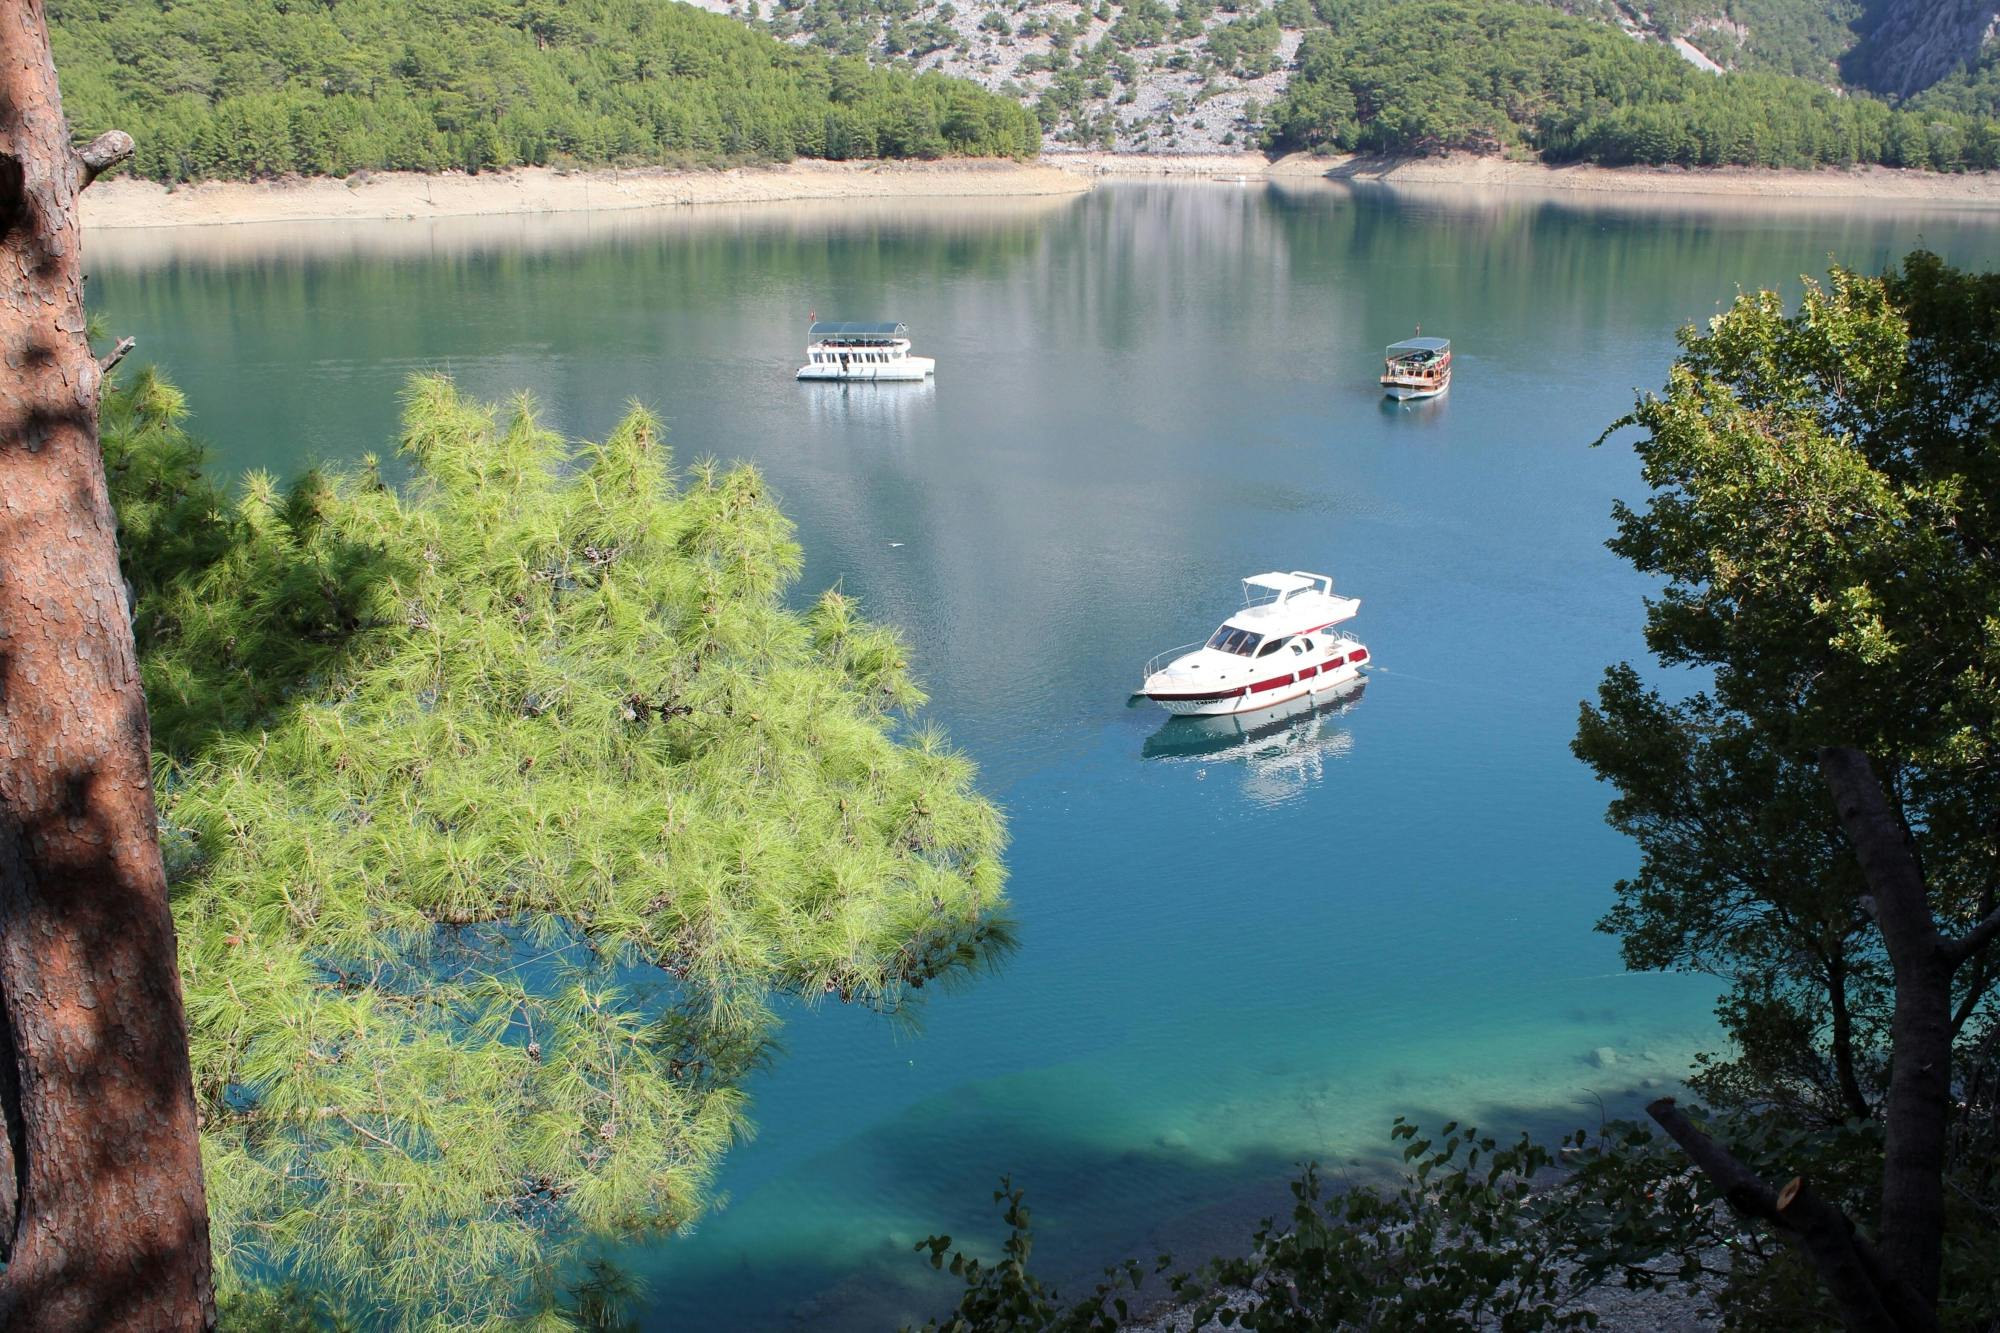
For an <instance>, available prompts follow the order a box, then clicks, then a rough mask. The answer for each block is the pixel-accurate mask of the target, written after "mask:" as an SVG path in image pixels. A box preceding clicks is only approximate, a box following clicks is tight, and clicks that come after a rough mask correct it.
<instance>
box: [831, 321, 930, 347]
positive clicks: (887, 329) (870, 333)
mask: <svg viewBox="0 0 2000 1333" xmlns="http://www.w3.org/2000/svg"><path fill="white" fill-rule="evenodd" d="M909 333H910V327H909V325H907V324H904V323H902V322H901V321H900V320H891V321H890V322H888V323H886V324H865V323H857V322H855V321H853V320H815V321H814V322H813V326H812V327H811V328H809V329H807V330H806V338H807V340H808V341H810V342H823V341H825V340H827V339H829V338H831V339H837V340H839V341H841V342H877V341H879V342H888V341H889V340H890V339H892V338H906V337H908V336H909Z"/></svg>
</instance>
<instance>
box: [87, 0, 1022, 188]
mask: <svg viewBox="0 0 2000 1333" xmlns="http://www.w3.org/2000/svg"><path fill="white" fill-rule="evenodd" d="M49 17H50V20H51V24H52V27H53V33H52V36H53V41H54V44H55V53H56V63H57V68H58V69H59V70H60V71H61V74H62V87H63V100H64V104H65V107H66V109H67V110H68V113H69V117H70V121H71V124H72V125H73V126H74V127H75V128H76V129H77V130H78V131H79V132H83V133H86V134H90V133H96V132H97V131H99V130H102V129H106V128H110V127H113V126H116V127H118V128H121V129H126V130H129V131H131V133H132V136H133V137H134V138H135V139H136V140H137V141H138V145H139V149H138V156H137V158H136V159H135V163H134V170H135V171H137V173H138V174H140V175H142V176H147V177H151V178H153V179H155V180H163V181H181V180H193V179H200V178H213V177H222V178H255V177H263V176H274V175H280V174H283V173H287V172H300V173H305V174H330V175H344V174H347V173H349V172H352V171H355V170H359V169H363V168H377V169H398V170H413V171H438V170H444V169H448V168H462V169H465V170H470V171H480V170H484V169H487V168H494V167H508V166H514V165H518V164H523V163H532V164H549V163H562V162H564V161H575V162H579V163H593V164H595V163H683V164H689V165H717V164H726V163H733V162H745V161H760V160H761V161H785V160H789V159H790V158H793V157H795V156H806V157H829V158H850V157H878V156H879V157H942V156H947V155H955V154H981V155H1010V156H1023V155H1027V154H1030V153H1033V152H1034V151H1035V149H1036V147H1037V146H1038V143H1039V137H1038V133H1037V130H1036V127H1035V122H1034V119H1033V117H1032V116H1031V115H1029V114H1028V113H1027V112H1026V111H1025V110H1024V109H1023V108H1022V107H1021V106H1020V105H1019V103H1018V102H1016V101H1014V100H1012V99H1010V98H1004V97H999V96H995V95H993V94H992V93H989V92H986V91H984V90H982V89H980V88H977V87H975V86H973V85H971V84H968V83H963V82H959V81H956V80H952V79H947V78H943V77H940V76H938V75H927V76H915V75H912V74H909V73H907V72H900V71H892V70H883V69H873V68H870V66H869V65H868V64H867V62H865V61H862V60H852V59H847V60H843V59H832V58H829V57H828V56H826V55H824V54H821V53H818V52H812V51H802V50H799V49H796V48H794V47H790V46H787V45H785V44H783V43H780V42H776V41H773V40H771V38H769V37H768V36H766V35H764V34H762V33H757V32H753V31H751V30H749V29H747V28H745V27H744V26H743V25H742V24H740V23H733V22H730V21H728V20H726V19H722V18H718V17H715V16H713V15H710V14H705V13H702V12H700V11H698V10H695V9H692V8H690V7H688V6H685V5H680V4H672V3H664V2H663V0H570V2H569V3H556V2H555V0H417V2H416V3H398V2H397V0H326V3H322V4H314V5H297V6H288V5H284V4H272V3H269V2H268V0H202V3H199V4H194V3H186V4H183V3H173V0H166V2H165V3H160V4H134V3H128V2H127V0H52V3H50V5H49Z"/></svg>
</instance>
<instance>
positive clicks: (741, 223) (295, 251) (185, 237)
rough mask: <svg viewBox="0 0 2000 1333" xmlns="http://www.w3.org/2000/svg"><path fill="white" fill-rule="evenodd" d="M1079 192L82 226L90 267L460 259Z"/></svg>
mask: <svg viewBox="0 0 2000 1333" xmlns="http://www.w3.org/2000/svg"><path fill="white" fill-rule="evenodd" d="M1076 198H1077V196H1075V195H1026V196H997V197H979V198H964V199H958V198H925V199H798V200H776V201H769V202H762V203H754V204H701V205H696V206H692V207H680V208H621V209H607V210H605V211H603V212H595V213H592V212H568V213H510V214H489V215H485V216H470V217H447V218H436V219H427V220H424V221H415V220H410V221H401V222H396V221H339V222H336V221H328V222H285V223H274V222H264V223H257V222H251V223H233V224H224V225H219V226H207V227H138V228H110V229H106V230H99V231H92V232H90V233H89V245H90V260H91V266H92V268H93V269H98V268H104V269H153V268H159V267H161V266H162V265H165V264H168V263H175V264H186V265H193V266H200V267H207V268H221V267H229V266H234V265H240V264H244V263H249V262H267V261H271V260H291V261H304V260H313V261H326V260H338V259H402V258H417V259H423V260H427V261H439V260H444V261H450V260H457V259H466V258H471V257H474V256H478V255H485V254H491V253H495V252H503V251H504V252H506V253H508V254H510V255H540V254H552V253H559V252H565V251H577V250H586V249H590V248H592V247H597V246H606V245H611V246H617V245H630V244H643V243H647V242H655V241H664V242H680V241H684V240H689V239H695V238H701V237H711V238H724V239H726V243H728V244H732V245H733V244H738V243H740V242H741V241H742V240H743V239H744V238H745V237H746V236H752V235H761V236H769V237H776V238H790V239H793V240H799V239H804V238H808V237H816V236H823V235H824V234H825V233H827V232H828V231H846V232H868V233H872V232H876V231H879V230H880V229H881V228H883V227H884V226H885V225H886V226H894V227H897V228H901V229H905V230H906V233H907V235H908V236H910V237H912V238H914V237H917V236H928V237H930V238H932V239H938V240H948V239H950V238H952V237H954V236H958V237H967V238H970V237H978V236H988V235H992V234H993V233H996V232H1001V231H1006V230H1009V229H1022V228H1029V227H1032V226H1033V225H1034V224H1037V223H1039V222H1041V221H1042V220H1044V219H1046V218H1048V217H1051V216H1053V215H1055V214H1058V213H1060V212H1062V210H1064V209H1065V208H1070V207H1073V206H1074V205H1075V202H1076Z"/></svg>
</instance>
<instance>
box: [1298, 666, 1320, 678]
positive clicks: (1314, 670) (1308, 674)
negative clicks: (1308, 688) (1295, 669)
mask: <svg viewBox="0 0 2000 1333" xmlns="http://www.w3.org/2000/svg"><path fill="white" fill-rule="evenodd" d="M1318 674H1319V668H1318V667H1316V666H1315V667H1307V668H1306V669H1305V670H1304V671H1301V672H1299V679H1300V680H1311V679H1312V678H1313V677H1314V676H1317V675H1318Z"/></svg>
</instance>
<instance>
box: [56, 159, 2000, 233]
mask: <svg viewBox="0 0 2000 1333" xmlns="http://www.w3.org/2000/svg"><path fill="white" fill-rule="evenodd" d="M1117 178H1153V179H1167V180H1210V181H1218V180H1219V181H1236V180H1242V181H1244V182H1246V183H1247V182H1250V181H1283V182H1286V183H1295V184H1304V183H1310V182H1313V181H1317V180H1329V181H1334V182H1341V183H1350V184H1364V185H1390V186H1404V185H1408V186H1450V185H1463V186H1477V187H1482V188H1491V187H1524V188H1527V189H1530V190H1536V191H1566V192H1576V193H1579V194H1595V195H1599V196H1605V195H1618V196H1625V197H1660V198H1670V197H1680V198H1702V197H1706V198H1712V199H1714V198H1728V199H1735V200H1778V199H1790V200H1807V201H1810V200H1828V201H1834V200H1870V201H1877V202H1883V203H1892V204H1893V203H1912V204H1929V205H1943V206H1947V207H1972V208H1981V207H1986V208H1990V207H2000V173H1992V172H1985V173H1978V174H1967V175H1955V176H1947V175H1940V174H1937V173H1934V172H1918V171H1898V170H1895V169H1892V168H1888V167H1866V168H1857V169H1851V170H1825V171H1766V170H1752V169H1748V168H1713V169H1703V170H1685V169H1678V168H1652V167H1599V166H1590V165H1579V166H1568V167H1549V166H1543V165H1541V164H1539V163H1532V162H1508V161H1504V160H1502V159H1499V158H1490V157H1473V156H1469V155H1462V154H1461V155H1454V156H1448V157H1436V158H1369V157H1323V158H1322V157H1313V156H1310V155H1308V154H1303V153H1298V154H1293V155H1291V156H1289V157H1282V158H1278V159H1275V160H1273V159H1269V158H1266V157H1265V156H1264V155H1262V154H1259V153H1241V154H1206V155H1188V156H1169V155H1148V154H1133V153H1061V152H1051V153H1046V154H1044V155H1043V157H1042V158H1041V160H1040V161H1038V162H1011V161H1004V160H998V161H996V160H978V161H953V162H813V161H798V162H792V163H788V164H786V165H783V166H768V167H738V168H733V169H731V170H727V171H671V170H666V169H662V168H654V169H643V170H629V171H622V170H621V171H613V170H604V171H576V172H556V171H552V170H549V169H547V168H542V167H527V168H522V169H520V170H516V171H507V172H487V173H484V174H482V175H478V176H468V175H465V174H463V173H459V172H447V173H444V174H441V175H435V176H427V175H421V174H417V173H406V172H377V173H372V174H367V173H364V174H362V175H358V176H356V177H352V178H350V179H348V180H344V181H343V180H334V179H330V178H326V177H314V178H308V179H293V180H284V181H258V182H245V181H216V182H210V183H206V184H201V185H184V186H180V187H178V188H175V189H168V188H167V187H165V186H162V185H157V184H154V183H153V182H150V181H138V180H131V179H118V180H110V181H104V182H100V183H99V184H98V185H96V186H94V187H92V188H91V189H90V191H89V192H87V193H86V194H85V195H84V196H83V222H84V226H85V227H87V228H90V229H93V230H110V229H124V228H143V227H186V226H213V225H222V224H234V223H258V222H319V221H385V220H423V219H434V218H445V217H473V216H482V215H494V214H536V213H568V212H604V211H616V210H627V209H647V208H671V207H685V206H692V205H697V204H747V203H766V202H777V201H781V200H814V199H819V200H827V199H968V198H993V199H998V198H1020V197H1025V196H1036V195H1072V194H1080V193H1083V192H1085V191H1087V190H1089V189H1091V188H1092V187H1093V186H1094V185H1095V184H1096V183H1097V182H1099V181H1104V180H1110V179H1117Z"/></svg>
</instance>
